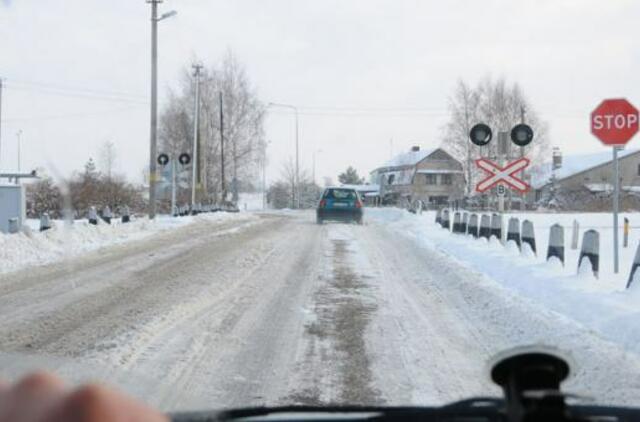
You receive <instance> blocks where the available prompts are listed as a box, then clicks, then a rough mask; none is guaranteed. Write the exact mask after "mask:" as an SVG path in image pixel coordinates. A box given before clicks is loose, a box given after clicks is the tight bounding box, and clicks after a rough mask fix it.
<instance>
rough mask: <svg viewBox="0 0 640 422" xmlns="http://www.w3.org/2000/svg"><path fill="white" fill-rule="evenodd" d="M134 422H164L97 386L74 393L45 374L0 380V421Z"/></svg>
mask: <svg viewBox="0 0 640 422" xmlns="http://www.w3.org/2000/svg"><path fill="white" fill-rule="evenodd" d="M58 421H65V422H103V421H104V422H107V421H111V422H121V421H122V422H134V421H145V422H147V421H149V422H155V421H165V422H166V421H167V418H166V417H165V416H163V415H162V414H160V413H159V412H157V411H155V410H153V409H150V408H149V407H147V406H145V405H144V404H142V403H140V402H138V401H136V400H134V399H133V398H130V397H128V396H125V395H124V394H122V393H119V392H117V391H114V390H111V389H108V388H106V387H101V386H97V385H88V386H84V387H80V388H78V389H76V390H70V389H68V388H66V387H65V385H64V383H63V382H62V380H60V379H59V378H57V377H56V376H54V375H51V374H47V373H35V374H32V375H29V376H27V377H25V378H23V379H22V380H20V381H18V382H16V383H15V384H8V383H6V382H2V381H1V380H0V422H58Z"/></svg>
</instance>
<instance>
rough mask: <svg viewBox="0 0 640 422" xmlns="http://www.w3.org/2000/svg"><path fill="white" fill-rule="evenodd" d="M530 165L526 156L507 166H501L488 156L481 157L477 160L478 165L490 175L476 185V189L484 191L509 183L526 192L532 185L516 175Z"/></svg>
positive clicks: (515, 188) (514, 187)
mask: <svg viewBox="0 0 640 422" xmlns="http://www.w3.org/2000/svg"><path fill="white" fill-rule="evenodd" d="M528 165H529V159H528V158H524V157H523V158H520V159H518V160H516V161H512V162H511V163H507V165H506V166H505V167H500V166H499V165H497V164H496V163H494V162H491V161H489V160H487V159H486V158H480V159H479V160H476V166H478V168H480V169H482V170H483V171H484V172H485V173H487V174H488V175H489V177H487V178H486V179H484V180H482V181H481V182H480V183H478V184H477V185H476V191H478V192H480V193H483V192H485V191H487V190H489V189H491V188H492V187H494V186H496V185H498V186H499V185H507V186H509V187H510V188H511V189H514V190H517V191H518V192H521V193H526V192H528V191H529V189H530V188H531V186H529V185H528V184H527V183H525V182H524V181H523V180H522V179H519V178H518V177H516V174H517V173H519V172H521V171H523V170H524V169H525V168H526V167H527V166H528Z"/></svg>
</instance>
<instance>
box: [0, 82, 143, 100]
mask: <svg viewBox="0 0 640 422" xmlns="http://www.w3.org/2000/svg"><path fill="white" fill-rule="evenodd" d="M9 82H11V83H12V84H16V85H26V86H34V87H40V88H45V89H54V90H60V91H69V92H82V93H89V94H97V95H107V96H120V97H131V98H138V99H146V98H147V96H146V95H144V94H141V93H131V92H126V91H112V90H100V89H95V88H86V87H77V86H70V85H60V84H52V83H48V82H36V81H26V80H20V79H9Z"/></svg>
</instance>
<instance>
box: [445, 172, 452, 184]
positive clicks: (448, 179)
mask: <svg viewBox="0 0 640 422" xmlns="http://www.w3.org/2000/svg"><path fill="white" fill-rule="evenodd" d="M442 184H443V185H452V184H453V176H452V175H450V174H443V175H442Z"/></svg>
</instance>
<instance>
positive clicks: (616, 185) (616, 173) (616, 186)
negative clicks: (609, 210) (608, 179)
mask: <svg viewBox="0 0 640 422" xmlns="http://www.w3.org/2000/svg"><path fill="white" fill-rule="evenodd" d="M618 149H622V148H620V147H617V146H614V147H613V177H614V178H613V272H614V273H615V274H618V270H619V261H618V246H619V245H618V211H619V210H618V208H619V205H620V201H619V197H620V165H619V163H618Z"/></svg>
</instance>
